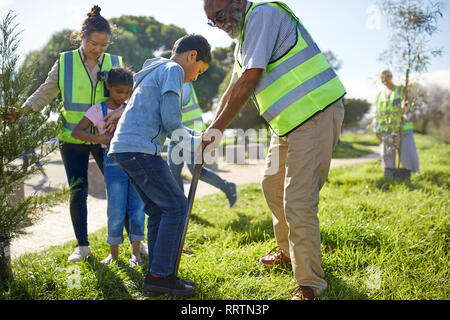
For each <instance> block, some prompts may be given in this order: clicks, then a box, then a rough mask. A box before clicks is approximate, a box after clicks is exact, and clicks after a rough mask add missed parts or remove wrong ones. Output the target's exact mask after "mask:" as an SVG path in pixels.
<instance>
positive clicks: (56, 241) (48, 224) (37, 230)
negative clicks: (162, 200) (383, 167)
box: [11, 149, 379, 259]
mask: <svg viewBox="0 0 450 320" xmlns="http://www.w3.org/2000/svg"><path fill="white" fill-rule="evenodd" d="M376 150H377V149H374V151H375V152H376ZM377 157H379V155H378V154H377V153H373V154H371V155H369V156H367V157H363V158H358V159H333V160H332V161H331V167H332V168H333V167H336V166H343V165H352V164H356V163H363V162H367V161H370V160H372V159H374V158H377ZM94 168H95V165H94ZM263 169H264V160H252V161H249V164H247V165H236V164H228V163H220V164H219V171H218V174H219V175H220V176H221V177H222V178H224V179H226V180H228V181H231V182H234V183H236V184H237V185H244V184H249V183H255V182H256V183H258V182H260V181H261V178H262V174H263ZM96 170H98V169H96ZM45 171H46V172H47V175H48V176H49V182H48V183H47V185H49V190H51V189H52V188H56V187H60V186H63V185H65V186H67V182H66V174H65V171H64V167H63V164H62V161H61V158H60V156H59V151H58V152H55V153H54V154H52V155H50V156H49V163H48V164H47V165H46V166H45ZM183 172H186V173H187V174H188V175H189V171H188V170H187V169H186V166H185V168H184V169H183ZM40 179H41V176H40V175H38V176H35V177H32V178H31V179H30V180H28V181H26V183H25V196H28V195H30V194H33V193H34V192H43V191H41V190H39V189H38V182H39V180H40ZM90 181H91V180H90ZM97 183H98V182H97ZM189 183H190V182H189V181H185V186H184V189H185V192H186V194H187V193H188V191H189ZM93 185H94V183H93ZM97 189H101V188H99V187H97ZM216 192H220V190H218V189H216V188H214V187H212V186H211V185H209V184H206V183H204V182H202V181H200V182H199V184H198V187H197V193H196V197H202V196H205V195H208V194H212V193H216ZM87 206H88V232H89V233H92V232H96V231H97V230H99V229H101V228H104V227H106V220H107V218H106V199H105V196H104V194H103V193H98V192H97V193H96V192H95V190H91V191H90V193H89V195H88V203H87ZM26 231H27V234H26V235H24V236H21V237H19V238H16V239H14V240H13V241H12V243H11V257H12V258H13V259H14V258H16V257H18V256H20V255H23V254H25V253H30V252H38V251H42V250H45V249H48V248H50V247H52V246H58V245H61V244H64V243H66V242H68V241H72V240H74V239H75V235H74V232H73V228H72V222H71V220H70V214H69V208H68V203H61V204H59V205H56V206H54V207H52V209H51V210H50V211H49V212H46V213H45V214H43V216H42V218H41V219H40V220H39V221H38V222H37V223H36V224H34V225H33V226H31V227H29V228H27V229H26Z"/></svg>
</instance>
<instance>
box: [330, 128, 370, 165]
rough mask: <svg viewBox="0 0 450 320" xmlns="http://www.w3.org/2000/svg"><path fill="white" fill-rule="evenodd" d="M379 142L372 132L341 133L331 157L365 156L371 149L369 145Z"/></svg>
mask: <svg viewBox="0 0 450 320" xmlns="http://www.w3.org/2000/svg"><path fill="white" fill-rule="evenodd" d="M378 144H379V143H378V141H377V139H376V137H375V135H374V134H368V133H365V134H360V133H350V132H346V133H344V134H341V136H340V138H339V143H338V144H337V146H336V148H335V149H334V152H333V158H335V159H337V158H340V159H342V158H360V157H363V156H367V155H369V154H371V153H373V151H372V150H371V149H370V148H369V147H370V146H377V145H378Z"/></svg>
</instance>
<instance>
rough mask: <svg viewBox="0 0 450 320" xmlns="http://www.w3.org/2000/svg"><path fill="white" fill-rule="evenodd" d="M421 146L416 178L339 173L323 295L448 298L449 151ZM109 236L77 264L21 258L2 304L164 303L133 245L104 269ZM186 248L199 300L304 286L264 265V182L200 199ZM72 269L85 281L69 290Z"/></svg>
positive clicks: (285, 292) (327, 207)
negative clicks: (148, 290)
mask: <svg viewBox="0 0 450 320" xmlns="http://www.w3.org/2000/svg"><path fill="white" fill-rule="evenodd" d="M355 141H356V140H355ZM364 143H365V142H364V141H363V143H362V144H364ZM416 143H417V146H418V149H419V157H420V163H421V173H420V174H415V175H413V177H412V179H411V181H410V182H403V183H398V182H395V181H392V180H388V179H385V178H384V177H383V174H382V171H381V168H380V164H379V161H373V162H370V163H366V164H362V165H356V166H352V167H341V168H335V169H332V170H331V172H330V175H329V179H328V182H327V183H326V185H325V187H324V188H323V190H322V192H321V201H320V211H319V219H320V226H321V236H322V245H323V250H322V265H323V268H324V270H325V274H326V281H327V282H328V289H327V290H326V291H325V292H324V294H323V295H322V297H321V299H325V300H327V299H330V300H334V299H357V300H367V299H375V300H378V299H406V300H409V299H449V298H450V297H449V292H450V283H449V280H450V275H449V265H450V262H449V250H448V249H449V244H450V228H449V214H448V207H449V185H450V178H449V172H450V148H449V147H448V145H446V144H443V143H441V142H439V141H437V140H435V139H433V138H431V137H428V136H421V135H416ZM105 238H106V230H105V229H104V230H102V231H99V232H97V233H95V234H91V235H90V238H89V239H90V242H91V250H92V251H93V255H92V256H91V257H89V258H87V259H86V260H85V261H84V262H81V263H78V264H68V263H67V256H68V255H69V254H70V253H71V251H72V250H73V247H74V245H75V243H74V242H72V243H68V244H66V245H64V246H60V247H54V248H51V249H49V250H46V251H44V252H42V253H37V254H27V255H24V256H22V257H19V258H17V259H15V260H13V270H14V272H15V275H14V279H15V280H14V282H12V283H11V284H10V289H9V290H8V291H0V299H166V296H162V297H159V298H147V297H145V293H144V292H143V291H142V289H141V285H142V281H143V278H144V274H145V272H146V270H147V264H144V266H142V267H137V268H136V269H134V270H132V269H129V268H128V267H127V261H128V255H129V253H130V247H129V242H128V241H126V243H125V244H124V245H122V246H121V254H120V259H119V260H118V261H117V262H116V263H113V264H112V265H109V266H104V265H102V264H100V263H99V261H100V260H102V259H103V258H104V257H106V255H107V254H108V250H109V249H108V245H107V244H106V242H105ZM186 245H187V246H189V247H190V248H191V249H192V250H193V252H194V253H195V256H186V255H184V256H183V259H182V261H181V267H180V275H181V276H182V277H183V278H188V279H192V280H194V281H195V282H196V283H197V293H196V295H195V297H194V299H198V300H202V299H211V300H214V299H227V300H228V299H229V300H234V299H288V298H289V290H290V289H291V288H293V287H294V286H295V285H296V283H295V280H294V278H293V276H292V271H291V269H290V267H288V266H287V267H277V268H275V269H267V268H265V267H263V266H261V265H259V264H258V258H259V257H260V256H261V255H263V254H266V253H267V252H268V251H269V250H270V249H271V248H272V247H274V246H275V240H274V238H273V230H272V218H271V213H270V211H269V209H268V208H267V205H266V203H265V201H264V198H263V196H262V193H261V189H260V186H259V184H251V185H247V186H242V187H240V188H239V201H238V203H237V205H236V207H235V208H233V209H229V208H228V207H227V201H226V198H225V196H224V195H223V194H221V193H219V194H214V195H211V196H206V197H203V198H201V199H199V200H197V201H196V202H195V204H194V208H193V215H192V218H191V221H190V227H189V231H188V234H187V239H186ZM371 270H372V271H371ZM373 270H375V271H373ZM74 272H75V275H76V273H78V274H79V276H78V279H80V283H79V284H80V285H79V286H78V287H75V288H73V289H71V286H70V282H69V281H68V279H69V280H70V277H71V276H72V277H73V276H74ZM374 272H375V273H374ZM374 275H375V276H374ZM373 280H375V282H373ZM376 280H378V281H379V282H377V281H376ZM373 284H375V285H373ZM377 285H379V286H377Z"/></svg>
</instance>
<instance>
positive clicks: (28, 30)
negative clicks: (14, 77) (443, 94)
mask: <svg viewBox="0 0 450 320" xmlns="http://www.w3.org/2000/svg"><path fill="white" fill-rule="evenodd" d="M284 2H285V3H286V4H287V5H289V7H290V8H291V9H292V10H293V11H294V12H295V13H296V14H297V16H298V17H299V18H300V19H301V21H302V23H303V24H304V25H305V27H306V28H307V29H308V31H309V32H310V33H311V35H312V36H313V38H314V39H315V41H316V42H317V43H318V45H319V47H320V48H321V49H322V50H332V51H333V52H334V53H335V55H336V56H337V57H338V58H339V59H340V60H342V68H341V69H340V70H339V72H338V73H339V75H340V77H341V79H342V80H343V82H344V85H345V86H346V88H347V92H348V97H355V98H365V99H368V100H369V101H370V102H372V101H373V99H374V97H375V94H376V92H377V91H378V90H379V88H380V84H379V82H378V81H377V79H378V74H379V72H380V71H381V70H382V69H384V68H385V66H384V65H383V64H381V63H380V62H378V58H379V56H380V54H381V52H382V51H383V50H385V49H387V46H388V34H387V29H386V26H385V23H384V20H383V17H381V16H380V14H379V11H377V6H376V5H377V1H375V0H339V1H336V0H315V1H310V0H284ZM443 2H444V3H445V4H446V7H445V11H444V18H443V19H441V21H440V33H439V34H437V35H436V36H435V37H434V38H433V40H432V42H431V46H432V47H437V48H441V47H442V48H443V49H444V53H443V55H442V57H439V58H435V59H434V60H433V61H432V65H431V66H430V68H429V70H428V73H427V74H425V75H424V76H423V78H422V79H424V81H427V82H435V83H438V84H440V85H442V86H445V87H448V88H450V40H449V39H450V1H449V0H443ZM94 4H98V5H99V6H100V7H101V8H102V12H101V13H102V15H103V16H105V17H106V18H107V19H109V18H113V17H119V16H121V15H136V16H153V17H154V18H155V19H156V20H158V21H160V22H162V23H165V24H174V25H177V26H179V27H182V28H184V29H186V31H187V32H188V33H200V34H203V35H204V36H205V37H206V38H207V39H208V40H209V41H210V43H211V44H212V46H213V47H224V46H228V45H230V44H231V40H230V39H229V38H228V36H227V35H226V34H225V33H224V32H222V31H220V30H218V29H216V28H211V27H209V26H208V25H207V24H206V16H205V14H204V12H203V1H202V0H165V1H160V0H131V1H128V2H125V1H119V0H0V11H1V16H2V17H3V16H4V15H5V13H6V12H7V11H8V10H10V9H12V10H14V11H15V13H16V14H17V19H16V22H17V23H19V25H20V26H19V29H22V30H23V34H22V42H21V46H20V52H21V55H22V56H23V55H25V54H26V53H28V52H29V51H31V50H36V49H40V48H42V47H43V46H44V45H45V44H46V43H47V41H48V40H49V39H50V37H51V35H52V34H53V33H55V32H57V31H60V30H62V29H76V30H79V29H80V27H81V22H82V20H83V18H84V15H85V14H86V12H88V11H90V9H91V7H92V6H93V5H94Z"/></svg>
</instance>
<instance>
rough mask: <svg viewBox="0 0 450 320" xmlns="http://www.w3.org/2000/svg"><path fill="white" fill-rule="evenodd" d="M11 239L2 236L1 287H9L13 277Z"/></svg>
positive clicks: (0, 251)
mask: <svg viewBox="0 0 450 320" xmlns="http://www.w3.org/2000/svg"><path fill="white" fill-rule="evenodd" d="M9 246H10V239H8V238H6V237H2V236H0V288H5V287H7V284H8V281H9V280H11V279H12V277H13V272H12V268H11V254H10V247H9Z"/></svg>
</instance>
